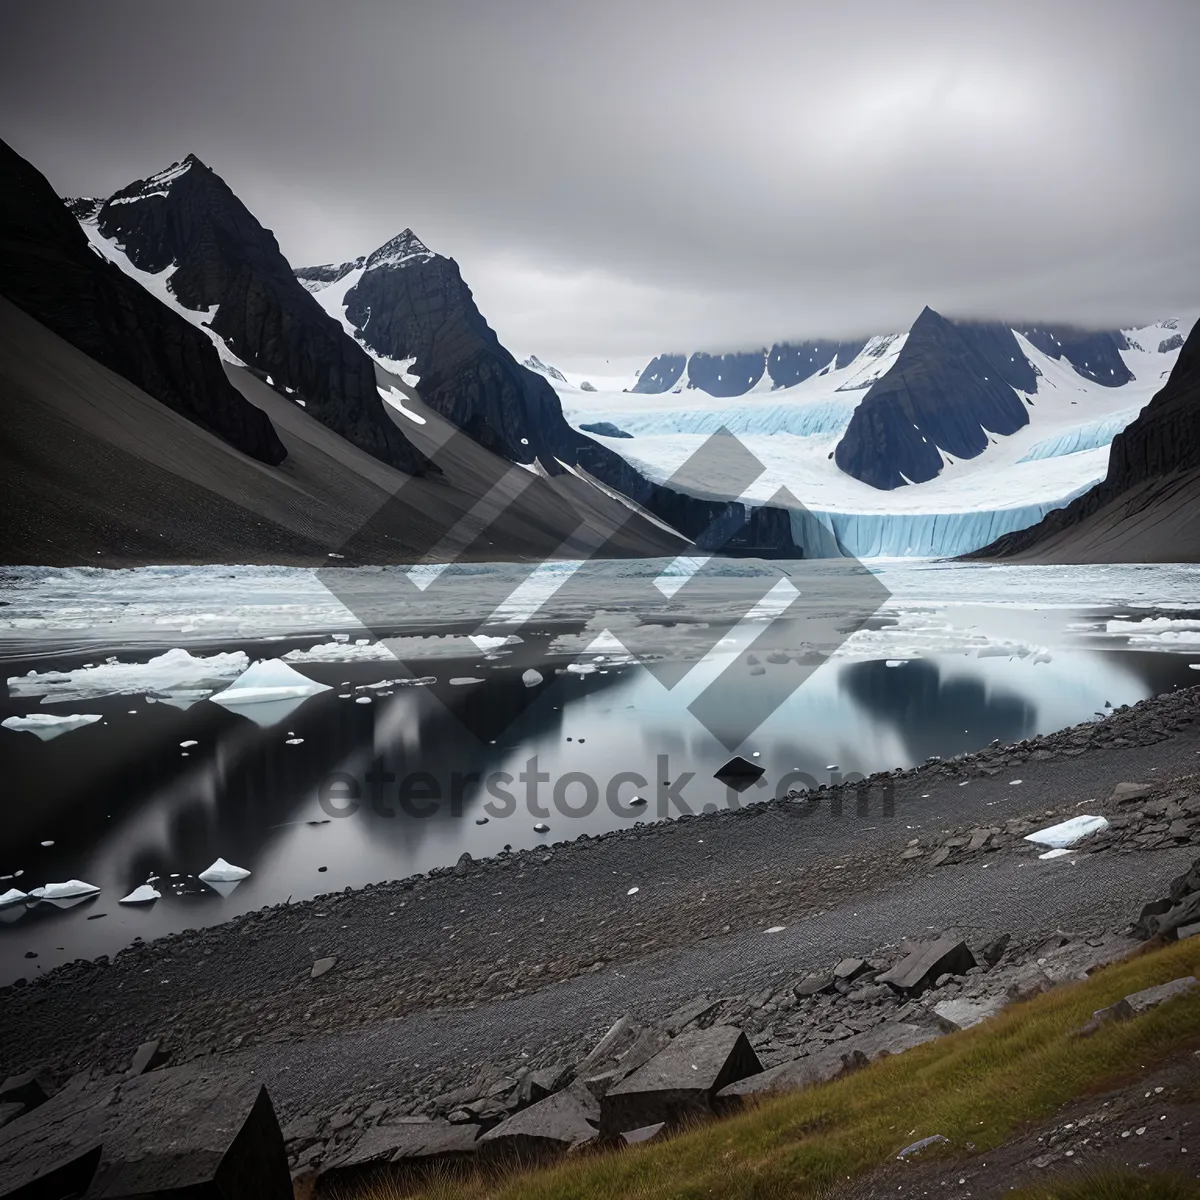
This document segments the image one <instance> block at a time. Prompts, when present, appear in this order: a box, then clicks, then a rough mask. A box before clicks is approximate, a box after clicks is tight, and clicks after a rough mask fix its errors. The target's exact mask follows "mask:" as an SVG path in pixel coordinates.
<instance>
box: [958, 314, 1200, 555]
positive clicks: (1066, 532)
mask: <svg viewBox="0 0 1200 1200" xmlns="http://www.w3.org/2000/svg"><path fill="white" fill-rule="evenodd" d="M1197 473H1200V324H1197V325H1196V326H1195V328H1193V329H1192V332H1191V333H1190V334H1189V335H1188V338H1187V340H1186V341H1185V342H1184V344H1183V349H1182V350H1181V351H1180V354H1179V358H1178V359H1177V361H1176V363H1175V367H1174V369H1173V370H1172V371H1171V375H1170V377H1169V378H1168V380H1167V382H1166V385H1165V386H1164V387H1163V388H1162V389H1161V391H1159V392H1157V393H1156V394H1155V396H1154V398H1153V399H1152V400H1151V401H1150V403H1149V404H1147V405H1146V407H1145V408H1144V409H1142V411H1141V413H1139V414H1138V417H1137V419H1136V420H1134V422H1133V423H1132V424H1131V425H1129V426H1128V428H1126V429H1125V430H1123V431H1122V432H1121V433H1119V434H1117V436H1116V437H1115V438H1114V439H1113V444H1112V452H1111V454H1110V456H1109V460H1108V474H1107V475H1106V476H1105V477H1104V479H1103V480H1102V481H1101V482H1100V483H1098V484H1096V486H1095V487H1094V488H1092V489H1091V491H1089V492H1087V493H1085V494H1084V495H1082V496H1080V497H1079V498H1078V499H1077V500H1074V501H1072V502H1071V503H1070V504H1068V505H1067V506H1066V507H1065V508H1060V509H1056V510H1055V511H1054V512H1052V513H1049V514H1048V515H1047V516H1046V517H1045V518H1044V519H1043V520H1042V521H1040V522H1039V523H1038V524H1037V525H1034V526H1031V527H1030V528H1029V529H1023V530H1020V531H1019V532H1017V533H1011V534H1008V535H1007V536H1006V537H1003V538H1000V539H998V540H997V541H995V542H993V543H992V544H991V545H990V546H985V547H984V548H983V549H982V550H977V551H975V552H974V553H973V554H971V555H969V556H968V557H970V558H1005V557H1008V556H1010V555H1014V554H1022V553H1025V552H1029V551H1034V552H1036V551H1037V550H1038V549H1039V547H1040V546H1042V545H1043V544H1045V543H1047V542H1050V543H1053V544H1057V545H1059V546H1061V547H1062V548H1063V549H1064V552H1065V553H1069V550H1070V542H1071V538H1072V535H1073V533H1074V532H1076V531H1082V530H1083V529H1085V528H1087V527H1088V526H1095V525H1096V524H1097V523H1102V524H1103V525H1104V526H1105V527H1106V528H1105V529H1104V530H1102V531H1101V533H1103V534H1104V536H1105V538H1106V539H1107V540H1108V541H1116V540H1117V537H1118V536H1119V533H1120V529H1119V527H1120V525H1121V524H1122V523H1123V522H1130V523H1132V522H1134V521H1136V522H1137V525H1138V527H1139V529H1141V530H1144V531H1145V532H1144V536H1145V537H1147V538H1151V537H1153V530H1154V518H1153V513H1152V512H1149V513H1148V512H1147V511H1146V501H1145V500H1144V499H1143V498H1144V497H1149V503H1150V504H1151V505H1153V504H1154V503H1160V504H1162V506H1163V508H1164V509H1165V510H1166V509H1170V510H1172V511H1174V510H1177V509H1178V506H1179V504H1180V502H1181V501H1180V494H1179V493H1177V492H1173V491H1172V488H1171V487H1170V486H1167V487H1163V488H1156V487H1155V485H1156V484H1168V485H1169V484H1170V483H1171V481H1177V482H1178V483H1179V486H1180V487H1186V488H1188V489H1194V485H1195V478H1194V477H1195V476H1196V474H1197ZM1135 494H1139V497H1140V498H1139V501H1138V505H1137V511H1136V512H1132V511H1131V512H1126V511H1124V510H1123V509H1122V507H1121V501H1122V499H1123V498H1124V497H1126V496H1133V495H1135ZM1188 495H1191V490H1189V492H1188ZM1190 503H1193V505H1194V504H1195V502H1194V501H1191V502H1190ZM1194 511H1195V512H1196V517H1195V519H1193V521H1192V530H1193V533H1192V537H1193V540H1194V538H1195V532H1194V531H1195V525H1196V520H1198V519H1200V510H1196V509H1194ZM1089 536H1091V537H1092V539H1093V540H1100V539H1099V536H1098V535H1097V534H1095V533H1090V534H1089ZM1162 551H1163V552H1162V553H1155V554H1153V555H1146V556H1145V557H1146V560H1147V561H1149V560H1153V559H1155V558H1157V559H1165V560H1170V559H1172V558H1179V559H1181V560H1186V561H1191V559H1192V558H1193V553H1192V551H1191V549H1190V547H1189V548H1186V549H1185V548H1184V547H1183V546H1182V545H1180V548H1179V552H1178V553H1174V552H1172V547H1171V546H1164V547H1163V548H1162Z"/></svg>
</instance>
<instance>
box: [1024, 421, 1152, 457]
mask: <svg viewBox="0 0 1200 1200" xmlns="http://www.w3.org/2000/svg"><path fill="white" fill-rule="evenodd" d="M1140 411H1141V410H1140V409H1136V408H1135V409H1130V410H1126V411H1124V412H1119V413H1113V414H1112V415H1111V416H1107V417H1103V418H1101V419H1100V420H1098V421H1091V422H1089V423H1088V424H1086V425H1080V426H1077V427H1076V428H1074V429H1068V430H1066V431H1065V432H1063V433H1059V434H1057V435H1056V436H1054V437H1048V438H1043V439H1042V440H1041V441H1040V442H1036V443H1035V444H1034V445H1033V446H1031V447H1030V448H1029V449H1028V450H1027V451H1026V452H1025V453H1024V454H1023V455H1022V456H1021V457H1020V458H1019V459H1017V462H1038V461H1039V460H1041V459H1045V458H1058V457H1059V456H1060V455H1063V454H1079V453H1081V452H1082V451H1085V450H1099V449H1101V448H1102V447H1104V446H1110V445H1112V440H1113V438H1115V437H1116V436H1117V434H1118V433H1120V432H1121V430H1123V429H1124V428H1125V427H1126V426H1127V425H1129V424H1131V423H1132V422H1133V420H1134V419H1135V418H1136V417H1137V415H1138V413H1139V412H1140Z"/></svg>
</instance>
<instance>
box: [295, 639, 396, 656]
mask: <svg viewBox="0 0 1200 1200" xmlns="http://www.w3.org/2000/svg"><path fill="white" fill-rule="evenodd" d="M283 658H284V661H285V662H378V661H380V660H383V661H387V660H391V661H393V662H394V661H395V658H396V656H395V655H394V654H393V653H392V652H391V651H390V650H389V649H388V648H387V646H385V645H384V644H383V642H355V643H354V645H353V646H351V645H350V644H349V635H348V634H343V635H342V636H341V637H340V638H339V637H337V635H336V634H335V635H334V640H333V641H332V642H320V643H318V644H317V645H315V646H309V648H308V649H307V650H289V651H288V652H287V653H286V654H285V655H284V656H283Z"/></svg>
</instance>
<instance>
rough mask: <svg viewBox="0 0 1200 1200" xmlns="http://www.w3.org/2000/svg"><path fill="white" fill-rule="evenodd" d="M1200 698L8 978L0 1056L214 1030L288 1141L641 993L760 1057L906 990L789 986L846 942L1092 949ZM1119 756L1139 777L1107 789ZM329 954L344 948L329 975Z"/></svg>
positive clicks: (1149, 826) (412, 1098) (401, 1103)
mask: <svg viewBox="0 0 1200 1200" xmlns="http://www.w3.org/2000/svg"><path fill="white" fill-rule="evenodd" d="M1198 710H1200V693H1198V691H1197V689H1190V690H1188V691H1186V692H1177V693H1172V694H1170V695H1168V696H1165V697H1160V698H1159V699H1157V700H1154V701H1149V702H1147V703H1145V704H1143V705H1139V706H1137V707H1135V708H1132V709H1127V710H1123V711H1121V712H1118V713H1116V714H1114V715H1113V716H1112V717H1110V718H1108V719H1107V720H1105V721H1102V722H1097V723H1095V724H1089V725H1085V726H1081V727H1078V728H1075V729H1069V730H1064V731H1062V732H1060V733H1057V734H1054V735H1051V736H1048V737H1044V738H1038V739H1033V740H1030V741H1028V742H1024V743H1021V744H1019V745H1017V746H1012V747H993V748H990V749H989V750H987V751H984V752H983V753H981V754H977V755H971V756H964V757H962V758H959V759H955V760H950V761H946V762H931V763H928V764H926V766H924V767H922V768H920V769H918V770H916V771H910V772H898V773H895V774H894V775H892V776H881V777H878V778H873V779H872V780H870V781H868V783H867V785H866V786H864V787H855V786H846V787H842V788H840V789H831V790H827V791H822V792H820V793H816V794H811V795H807V796H801V797H795V798H791V799H788V800H784V801H780V802H769V803H763V804H756V805H752V806H747V807H746V808H744V809H743V810H742V811H740V812H734V813H719V814H713V815H711V816H701V817H694V818H690V819H686V820H680V821H676V822H674V823H671V824H663V825H647V826H645V827H642V828H639V829H634V830H628V831H621V832H619V833H615V834H610V835H606V836H603V837H599V838H593V839H582V840H580V841H577V842H574V843H570V844H567V843H561V844H557V845H555V846H553V847H548V848H546V849H544V850H538V851H533V852H524V853H519V854H510V855H504V856H501V857H500V858H497V859H493V860H489V861H486V862H482V863H467V862H464V863H460V864H459V866H458V867H457V868H453V869H448V870H444V871H439V872H432V873H431V874H430V875H428V876H422V877H416V878H414V879H409V880H404V881H400V882H397V883H391V884H381V885H376V886H373V887H368V888H364V889H361V890H359V891H354V892H347V893H345V894H337V895H333V896H328V897H321V898H318V899H317V900H315V901H311V902H306V903H301V904H293V905H289V906H280V907H277V908H274V909H268V910H265V911H263V912H261V913H257V914H252V915H249V916H246V917H243V918H240V919H238V920H236V921H233V922H231V923H229V924H228V925H225V926H220V927H216V928H213V929H206V930H202V931H196V932H191V933H184V934H180V935H176V936H173V937H169V938H165V939H162V940H161V941H159V942H156V943H153V944H150V945H141V946H135V947H132V948H130V949H129V950H127V951H125V952H122V953H121V954H119V955H117V956H116V957H115V959H114V960H113V961H111V962H106V961H100V962H97V963H78V964H73V965H71V966H68V967H64V968H60V969H59V970H56V971H54V972H51V973H49V974H48V975H47V976H45V977H44V978H40V979H38V980H37V981H36V983H34V984H29V985H26V986H23V987H13V988H9V989H5V990H4V991H0V1064H2V1066H3V1069H4V1070H5V1071H16V1070H19V1069H22V1068H25V1067H28V1066H32V1065H35V1064H39V1065H49V1066H50V1067H51V1068H52V1069H53V1070H54V1071H55V1072H57V1073H58V1074H60V1075H62V1076H65V1075H69V1074H72V1073H74V1072H77V1071H79V1070H91V1071H95V1072H101V1071H113V1070H120V1069H122V1068H123V1067H124V1066H126V1065H127V1064H128V1062H129V1060H130V1058H131V1056H132V1054H133V1051H134V1049H135V1047H136V1046H137V1045H138V1043H140V1042H142V1041H144V1040H146V1039H148V1038H158V1039H160V1040H161V1042H162V1045H163V1048H164V1050H165V1051H166V1052H167V1054H168V1055H169V1058H170V1061H172V1062H175V1063H179V1062H185V1061H189V1060H192V1059H195V1058H197V1057H204V1056H208V1055H220V1056H222V1058H223V1059H225V1060H227V1061H228V1062H229V1064H230V1066H231V1067H233V1068H235V1069H238V1070H253V1071H255V1072H257V1073H258V1074H259V1075H260V1076H261V1077H262V1078H264V1079H265V1080H267V1081H268V1084H269V1087H270V1090H271V1094H272V1097H273V1098H274V1100H275V1103H276V1106H277V1108H278V1109H279V1110H280V1114H281V1117H282V1118H283V1120H284V1121H285V1122H288V1123H295V1122H297V1121H299V1122H308V1125H309V1126H314V1127H313V1128H312V1129H311V1130H307V1127H306V1136H305V1137H299V1136H297V1137H294V1138H293V1146H292V1148H293V1152H294V1153H295V1154H297V1155H299V1154H303V1153H304V1152H305V1148H306V1147H309V1146H313V1145H322V1146H323V1147H324V1148H328V1143H329V1141H330V1139H331V1138H332V1139H336V1137H337V1135H338V1134H339V1133H340V1132H341V1131H343V1130H345V1131H347V1135H349V1134H352V1133H353V1132H354V1130H356V1129H361V1128H362V1126H363V1124H364V1123H369V1122H370V1121H372V1120H377V1119H378V1118H379V1117H380V1116H382V1115H384V1114H385V1113H386V1114H388V1115H391V1116H395V1115H397V1114H403V1113H412V1112H418V1111H419V1112H439V1113H441V1112H447V1111H451V1109H450V1108H449V1107H448V1106H449V1105H451V1104H452V1103H456V1102H461V1096H459V1097H458V1098H457V1099H456V1098H455V1097H453V1096H452V1097H451V1098H450V1099H449V1100H447V1099H446V1096H447V1094H449V1093H451V1092H453V1091H454V1090H456V1089H461V1088H463V1087H464V1086H467V1087H468V1090H470V1089H472V1088H473V1089H475V1091H476V1092H478V1091H480V1090H482V1091H484V1092H486V1091H487V1087H488V1086H489V1081H494V1080H496V1079H514V1078H516V1076H517V1075H518V1074H520V1072H521V1071H522V1070H523V1069H528V1068H529V1067H534V1066H542V1065H546V1064H550V1063H554V1062H557V1061H564V1060H576V1059H577V1058H578V1057H579V1055H580V1053H581V1051H586V1049H587V1048H588V1046H589V1045H590V1044H591V1043H592V1042H594V1040H595V1039H596V1038H597V1037H598V1036H599V1035H600V1034H601V1033H602V1032H603V1031H604V1030H605V1029H606V1028H607V1027H608V1026H609V1025H611V1024H612V1023H613V1021H614V1020H616V1019H617V1018H618V1017H620V1016H621V1015H623V1014H626V1013H629V1014H632V1015H634V1016H635V1017H636V1018H637V1019H638V1020H639V1021H642V1022H650V1021H658V1022H661V1021H663V1020H664V1019H666V1018H667V1017H668V1015H669V1014H670V1013H671V1012H672V1011H673V1010H675V1009H678V1008H679V1007H680V1006H681V1005H687V1004H690V1003H692V1002H695V1001H697V1000H698V999H704V1000H705V1001H706V1002H710V1001H716V1000H719V1001H720V1002H721V1008H720V1010H719V1014H718V1015H719V1016H720V1019H721V1020H723V1021H736V1022H738V1023H740V1024H742V1025H743V1026H744V1027H745V1028H746V1030H747V1032H748V1033H749V1034H750V1035H751V1037H752V1040H753V1041H754V1043H755V1045H756V1048H757V1049H758V1050H759V1052H760V1055H761V1057H762V1058H763V1060H764V1062H765V1063H768V1064H769V1063H770V1062H772V1061H778V1060H781V1059H783V1058H787V1057H794V1056H795V1054H796V1052H797V1051H796V1047H797V1046H804V1045H809V1044H818V1043H822V1044H823V1043H832V1042H836V1041H838V1040H839V1039H841V1038H845V1037H848V1036H852V1035H853V1034H854V1033H855V1032H856V1031H857V1029H856V1027H857V1025H864V1026H865V1027H868V1028H869V1027H870V1026H871V1025H872V1024H874V1023H878V1022H879V1021H882V1020H884V1019H886V1018H887V1017H888V1016H895V1015H897V1012H898V1011H899V1009H900V1005H899V1003H898V1002H895V1001H893V1000H892V999H891V998H890V997H886V996H882V995H881V994H879V993H878V992H876V993H875V994H874V995H873V996H872V995H868V996H867V997H865V998H864V997H858V998H857V1000H855V1001H854V1002H853V1003H852V1004H851V1005H850V1006H849V1007H847V1006H846V1005H844V1004H840V1003H838V1001H837V1000H834V999H832V998H831V996H830V995H829V994H818V995H817V996H816V997H814V998H798V997H797V996H796V994H795V991H794V988H795V985H796V984H797V983H798V982H799V981H801V980H803V979H804V978H805V977H806V976H807V975H809V974H810V973H812V972H818V971H822V970H826V969H828V968H831V967H832V966H833V965H834V964H835V963H836V962H838V961H839V960H840V959H842V958H844V957H846V956H848V955H859V956H863V957H866V958H871V956H875V959H876V960H877V961H878V962H880V963H883V962H886V961H888V960H889V959H893V960H894V958H895V957H896V956H898V954H899V953H900V945H899V943H900V942H901V940H902V939H906V938H907V939H912V940H922V939H928V938H929V937H930V936H932V934H933V933H934V932H937V933H941V932H944V931H946V930H950V929H954V930H957V931H958V932H960V933H961V934H962V936H964V937H965V938H966V939H967V940H968V941H970V942H971V944H972V945H973V946H974V947H976V948H978V949H981V948H982V947H984V946H986V945H987V944H989V943H992V942H994V941H995V939H996V938H998V937H1001V936H1002V935H1008V937H1009V938H1010V942H1009V945H1008V947H1007V948H1006V950H1005V955H1006V957H1005V958H1004V959H1003V960H1002V962H1001V964H1000V966H1001V968H1003V969H1010V968H1011V969H1014V970H1015V969H1017V968H1023V967H1024V966H1026V965H1028V964H1029V963H1030V962H1033V963H1035V964H1036V960H1037V958H1039V957H1042V958H1044V957H1046V956H1047V954H1049V953H1051V952H1056V951H1065V953H1067V954H1068V955H1077V954H1078V955H1083V956H1084V957H1086V956H1087V955H1088V954H1089V953H1091V952H1095V954H1097V955H1099V956H1103V954H1104V953H1106V952H1107V949H1106V948H1107V947H1109V946H1110V945H1112V944H1114V942H1113V939H1114V938H1116V937H1117V936H1118V935H1120V934H1121V933H1123V932H1124V931H1125V930H1126V929H1127V927H1128V925H1129V922H1130V920H1131V918H1132V917H1133V916H1135V915H1136V912H1137V908H1138V907H1139V906H1140V904H1141V903H1143V902H1145V901H1148V900H1151V899H1153V898H1155V897H1157V896H1159V895H1161V894H1162V892H1163V890H1164V889H1165V887H1166V885H1167V884H1168V883H1169V881H1170V879H1171V878H1172V877H1174V876H1176V875H1178V874H1180V873H1181V872H1182V871H1183V870H1185V869H1186V868H1187V866H1188V865H1189V864H1190V863H1191V862H1192V861H1193V860H1194V859H1195V858H1196V857H1197V853H1198V850H1197V843H1200V783H1197V781H1196V780H1195V779H1194V778H1193V775H1194V772H1196V770H1197V769H1198V767H1200V728H1198V726H1197V723H1196V716H1197V713H1198ZM1017 780H1019V781H1020V782H1015V781H1017ZM1121 782H1134V783H1139V784H1142V785H1144V788H1145V791H1144V793H1143V794H1134V795H1132V796H1126V797H1124V798H1122V797H1120V796H1114V794H1113V793H1114V788H1115V787H1116V785H1117V784H1119V783H1121ZM1081 812H1086V813H1103V814H1105V815H1107V816H1109V817H1110V819H1111V821H1112V826H1113V828H1112V830H1111V831H1110V833H1109V834H1108V835H1106V837H1104V838H1102V839H1099V840H1097V841H1096V842H1095V843H1092V844H1089V845H1088V846H1087V847H1085V848H1084V849H1083V850H1082V851H1081V852H1079V853H1073V854H1072V855H1070V856H1068V857H1065V858H1062V859H1059V860H1057V861H1053V862H1043V861H1041V860H1039V859H1038V858H1037V853H1036V849H1035V848H1033V847H1031V846H1030V844H1029V843H1026V842H1025V841H1024V840H1023V834H1024V833H1025V832H1027V831H1028V830H1030V829H1034V828H1037V827H1038V826H1040V825H1045V824H1050V823H1052V822H1053V821H1054V820H1055V819H1056V818H1057V819H1062V818H1064V817H1066V816H1073V815H1078V814H1079V813H1081ZM634 888H636V889H637V890H636V891H633V892H631V889H634ZM1051 943H1053V944H1051ZM1060 943H1062V945H1060ZM319 959H333V960H334V961H333V963H332V965H329V964H326V965H327V966H328V967H329V969H327V970H326V971H325V972H324V973H323V974H321V975H320V976H319V977H318V978H314V977H313V965H314V963H315V962H316V961H317V960H319ZM944 986H945V991H944V995H943V996H942V997H940V998H953V996H954V995H956V994H961V995H963V996H966V997H968V998H969V997H970V996H971V995H972V994H973V992H976V991H978V989H979V987H980V984H979V983H978V982H977V981H976V980H973V979H971V978H968V979H965V980H960V981H947V982H946V984H945V985H944ZM837 995H838V996H841V995H842V994H841V993H837ZM834 1005H836V1006H837V1012H836V1014H835V1012H834V1011H833V1008H832V1007H831V1006H834ZM901 1015H904V1014H901ZM925 1016H926V1017H928V1014H927V1013H926V1014H925ZM439 1096H440V1097H442V1098H441V1099H440V1100H438V1099H437V1097H439ZM476 1115H478V1114H476ZM314 1123H315V1124H314Z"/></svg>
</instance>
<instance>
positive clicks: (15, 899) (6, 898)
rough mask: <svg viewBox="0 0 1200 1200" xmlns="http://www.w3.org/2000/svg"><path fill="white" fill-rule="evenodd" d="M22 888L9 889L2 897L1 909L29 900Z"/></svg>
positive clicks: (0, 897) (0, 899) (0, 898)
mask: <svg viewBox="0 0 1200 1200" xmlns="http://www.w3.org/2000/svg"><path fill="white" fill-rule="evenodd" d="M28 899H29V897H28V896H26V895H25V893H24V892H23V891H21V889H20V888H9V889H8V891H7V892H5V893H4V894H3V895H0V908H7V907H8V906H9V905H10V904H19V903H20V902H21V901H22V900H28Z"/></svg>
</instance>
